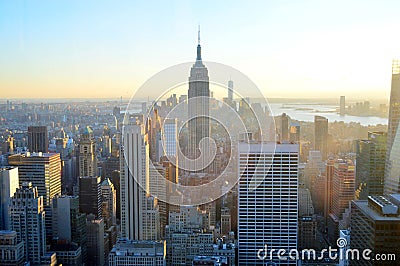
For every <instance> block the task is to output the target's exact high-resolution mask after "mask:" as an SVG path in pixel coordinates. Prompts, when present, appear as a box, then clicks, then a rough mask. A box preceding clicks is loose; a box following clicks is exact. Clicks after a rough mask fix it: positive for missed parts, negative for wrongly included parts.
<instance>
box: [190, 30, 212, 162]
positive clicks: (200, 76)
mask: <svg viewBox="0 0 400 266" xmlns="http://www.w3.org/2000/svg"><path fill="white" fill-rule="evenodd" d="M209 98H210V88H209V77H208V70H207V68H206V66H205V65H204V64H203V61H202V58H201V46H200V31H199V38H198V45H197V57H196V62H195V63H194V64H193V66H192V68H191V70H190V77H189V91H188V115H189V116H188V117H189V122H188V127H189V143H188V155H189V157H191V158H197V157H198V156H199V143H200V140H202V139H203V138H206V137H209V136H210V119H209V112H210V110H209V108H210V99H209ZM191 118H193V119H191ZM202 165H203V164H202ZM202 165H196V166H195V168H201V166H202Z"/></svg>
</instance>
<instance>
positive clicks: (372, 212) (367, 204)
mask: <svg viewBox="0 0 400 266" xmlns="http://www.w3.org/2000/svg"><path fill="white" fill-rule="evenodd" d="M399 207H400V194H392V195H388V196H369V197H368V200H354V201H352V202H351V242H350V248H351V249H359V250H365V249H370V250H372V253H371V254H370V257H371V258H374V255H375V254H395V256H396V261H397V258H398V257H399V256H400V252H399V250H400V235H399V232H400V215H399ZM360 257H361V256H360ZM375 263H376V262H375V261H373V260H364V259H362V258H361V260H352V261H350V265H363V266H364V265H367V266H368V265H371V266H372V265H381V264H375ZM383 263H386V264H382V265H394V264H396V263H395V262H394V261H385V262H383Z"/></svg>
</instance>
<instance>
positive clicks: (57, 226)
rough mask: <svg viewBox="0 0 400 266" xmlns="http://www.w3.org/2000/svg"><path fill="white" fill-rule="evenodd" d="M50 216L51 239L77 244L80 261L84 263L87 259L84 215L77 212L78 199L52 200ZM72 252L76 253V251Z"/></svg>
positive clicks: (63, 197)
mask: <svg viewBox="0 0 400 266" xmlns="http://www.w3.org/2000/svg"><path fill="white" fill-rule="evenodd" d="M52 216H53V217H52V221H53V222H52V227H53V238H56V239H58V240H61V241H66V242H74V243H76V244H78V245H79V247H80V251H79V253H80V257H81V260H82V261H83V262H85V261H86V258H87V229H86V214H84V213H80V212H79V197H77V196H58V197H55V198H53V203H52ZM53 251H55V252H58V251H60V250H58V251H57V250H53ZM73 251H74V252H78V251H77V250H73ZM57 257H58V253H57Z"/></svg>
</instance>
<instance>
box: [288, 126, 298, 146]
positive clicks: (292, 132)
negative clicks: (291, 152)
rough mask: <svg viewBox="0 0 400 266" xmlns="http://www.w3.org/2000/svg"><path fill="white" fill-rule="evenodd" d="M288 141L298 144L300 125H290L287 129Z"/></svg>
mask: <svg viewBox="0 0 400 266" xmlns="http://www.w3.org/2000/svg"><path fill="white" fill-rule="evenodd" d="M289 141H290V142H296V143H299V142H300V124H298V123H295V122H293V123H290V127H289Z"/></svg>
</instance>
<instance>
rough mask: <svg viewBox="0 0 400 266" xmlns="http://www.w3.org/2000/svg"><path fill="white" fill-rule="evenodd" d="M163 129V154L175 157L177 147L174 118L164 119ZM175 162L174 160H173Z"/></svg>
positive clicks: (176, 125)
mask: <svg viewBox="0 0 400 266" xmlns="http://www.w3.org/2000/svg"><path fill="white" fill-rule="evenodd" d="M162 130H163V138H164V139H163V145H164V151H165V155H166V156H168V157H169V158H177V157H178V154H177V149H178V124H177V120H176V119H172V118H169V119H165V120H164V126H163V128H162ZM174 163H175V162H174Z"/></svg>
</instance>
